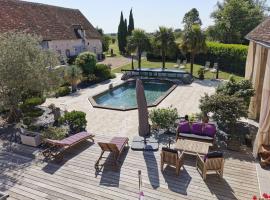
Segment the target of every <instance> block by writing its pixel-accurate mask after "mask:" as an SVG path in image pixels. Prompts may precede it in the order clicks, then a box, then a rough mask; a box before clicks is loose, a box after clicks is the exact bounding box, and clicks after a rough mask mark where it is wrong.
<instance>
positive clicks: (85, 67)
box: [75, 51, 97, 76]
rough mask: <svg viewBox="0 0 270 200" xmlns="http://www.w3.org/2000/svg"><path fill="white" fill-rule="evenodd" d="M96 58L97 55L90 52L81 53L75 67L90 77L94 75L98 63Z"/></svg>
mask: <svg viewBox="0 0 270 200" xmlns="http://www.w3.org/2000/svg"><path fill="white" fill-rule="evenodd" d="M96 57H97V56H96V54H94V53H92V52H90V51H86V52H83V53H80V54H79V55H78V57H77V58H76V60H75V65H77V66H78V67H80V68H81V70H82V72H83V75H84V76H88V75H90V74H93V73H94V70H95V67H96V63H97V58H96Z"/></svg>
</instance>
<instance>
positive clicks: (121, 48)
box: [117, 12, 125, 53]
mask: <svg viewBox="0 0 270 200" xmlns="http://www.w3.org/2000/svg"><path fill="white" fill-rule="evenodd" d="M124 27H125V22H124V17H123V12H121V17H120V23H119V26H118V34H117V38H118V47H119V51H120V52H121V53H123V52H124V51H125V46H124V45H125V43H124V38H125V28H124Z"/></svg>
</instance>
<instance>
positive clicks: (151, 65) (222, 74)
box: [113, 59, 244, 80]
mask: <svg viewBox="0 0 270 200" xmlns="http://www.w3.org/2000/svg"><path fill="white" fill-rule="evenodd" d="M175 64H176V63H175V62H167V63H166V68H175V67H174V65H175ZM137 65H138V64H137V62H136V61H135V62H134V66H135V67H137ZM161 66H162V63H161V62H150V61H147V60H145V59H144V60H142V67H144V68H161ZM200 67H201V66H200V65H196V64H195V65H194V68H193V75H194V76H196V77H197V76H198V70H199V69H200ZM121 69H131V64H127V65H124V66H122V67H118V68H115V69H113V72H114V73H120V72H121ZM185 70H186V71H187V72H190V64H187V67H186V69H185ZM230 75H234V76H235V79H236V80H241V79H243V78H244V77H241V76H238V75H235V74H231V73H228V72H223V71H219V78H220V79H225V80H226V79H229V77H230ZM205 78H206V79H212V78H213V74H212V73H211V72H206V73H205Z"/></svg>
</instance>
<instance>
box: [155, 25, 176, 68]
mask: <svg viewBox="0 0 270 200" xmlns="http://www.w3.org/2000/svg"><path fill="white" fill-rule="evenodd" d="M154 45H155V48H157V49H158V50H159V51H160V54H161V56H162V68H163V69H164V68H165V61H166V55H167V53H168V52H169V51H174V50H175V49H176V43H175V37H174V32H173V29H172V28H166V27H162V26H161V27H159V30H158V31H156V33H155V34H154Z"/></svg>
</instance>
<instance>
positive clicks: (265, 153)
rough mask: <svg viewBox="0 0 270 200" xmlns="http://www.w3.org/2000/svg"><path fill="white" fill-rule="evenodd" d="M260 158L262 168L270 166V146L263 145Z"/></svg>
mask: <svg viewBox="0 0 270 200" xmlns="http://www.w3.org/2000/svg"><path fill="white" fill-rule="evenodd" d="M259 158H260V164H261V166H262V167H266V166H267V165H270V145H262V146H261V147H260V149H259Z"/></svg>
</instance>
